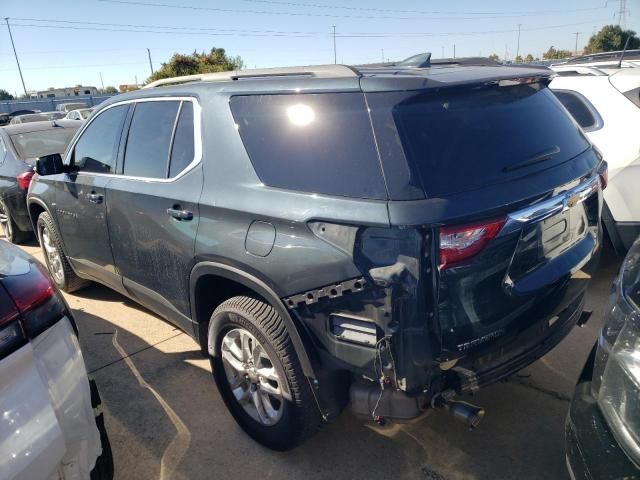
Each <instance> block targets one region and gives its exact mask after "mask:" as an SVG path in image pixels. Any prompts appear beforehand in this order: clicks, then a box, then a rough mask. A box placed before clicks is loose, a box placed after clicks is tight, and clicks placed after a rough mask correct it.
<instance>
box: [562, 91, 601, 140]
mask: <svg viewBox="0 0 640 480" xmlns="http://www.w3.org/2000/svg"><path fill="white" fill-rule="evenodd" d="M551 91H553V92H560V93H566V94H568V95H573V96H575V97H576V98H577V99H578V100H580V101H581V102H582V103H583V104H584V106H585V107H587V110H589V113H591V115H593V118H594V120H595V121H596V123H595V124H594V125H592V126H591V127H586V128H583V127H582V126H580V124H578V126H579V127H580V128H582V131H583V132H585V133H589V132H595V131H596V130H600V129H601V128H602V127H604V120H602V117H601V116H600V113H598V110H596V107H594V106H593V104H592V103H591V102H590V101H589V99H588V98H587V97H585V96H584V95H583V94H581V93H580V92H578V91H577V90H571V89H569V88H553V89H551ZM558 101H559V102H560V103H562V102H561V101H560V99H559V98H558ZM562 106H563V107H564V104H563V105H562ZM564 108H565V109H567V107H564ZM567 112H569V109H567ZM569 115H571V112H569ZM571 118H573V119H574V120H575V118H574V117H573V115H571ZM575 122H576V123H578V121H577V120H575Z"/></svg>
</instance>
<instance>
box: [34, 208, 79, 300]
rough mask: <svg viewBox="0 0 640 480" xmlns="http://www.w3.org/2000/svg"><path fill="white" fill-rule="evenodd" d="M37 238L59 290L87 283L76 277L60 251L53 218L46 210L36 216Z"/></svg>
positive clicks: (60, 247) (72, 289) (71, 290)
mask: <svg viewBox="0 0 640 480" xmlns="http://www.w3.org/2000/svg"><path fill="white" fill-rule="evenodd" d="M37 228H38V239H39V240H40V248H42V253H43V255H44V260H45V262H46V264H47V268H48V270H49V275H50V276H51V279H52V280H53V281H54V283H55V284H56V285H57V286H58V288H59V289H60V290H63V291H65V292H74V291H76V290H79V289H80V288H82V287H84V286H85V285H87V283H88V282H87V281H86V280H84V279H82V278H80V277H78V276H77V275H76V273H75V272H74V271H73V269H72V268H71V264H69V260H67V257H66V256H65V254H64V252H63V251H62V242H61V241H60V235H59V234H58V230H57V229H56V226H55V224H54V223H53V220H52V219H51V217H50V216H49V214H48V213H47V212H42V213H41V214H40V216H39V217H38V223H37Z"/></svg>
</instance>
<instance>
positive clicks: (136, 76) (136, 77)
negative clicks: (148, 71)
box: [134, 75, 138, 87]
mask: <svg viewBox="0 0 640 480" xmlns="http://www.w3.org/2000/svg"><path fill="white" fill-rule="evenodd" d="M134 77H135V79H136V87H137V86H138V75H134Z"/></svg>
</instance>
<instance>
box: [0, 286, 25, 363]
mask: <svg viewBox="0 0 640 480" xmlns="http://www.w3.org/2000/svg"><path fill="white" fill-rule="evenodd" d="M19 319H20V312H19V311H18V309H17V308H16V306H15V304H14V303H13V301H12V300H11V297H9V295H8V294H7V292H6V290H5V289H4V288H3V287H2V285H0V359H2V358H4V357H6V356H7V355H11V354H12V353H13V352H15V351H16V350H17V349H18V348H20V347H21V346H22V345H24V344H25V343H26V342H27V338H26V336H25V334H24V331H23V330H22V326H21V325H20V322H19V321H18V320H19Z"/></svg>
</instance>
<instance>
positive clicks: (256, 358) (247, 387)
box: [221, 328, 284, 426]
mask: <svg viewBox="0 0 640 480" xmlns="http://www.w3.org/2000/svg"><path fill="white" fill-rule="evenodd" d="M221 357H222V362H223V365H224V370H225V374H226V377H227V381H228V383H229V387H230V388H231V391H232V392H233V395H234V397H235V399H236V401H237V402H238V403H239V404H240V405H241V406H242V408H243V409H244V411H245V412H246V413H247V414H248V415H249V416H250V417H251V418H253V419H254V420H255V421H256V422H258V423H260V424H262V425H265V426H273V425H275V424H276V423H278V421H279V420H280V418H281V416H282V409H283V406H284V400H283V396H282V389H281V385H282V380H281V379H280V376H279V375H278V372H277V371H276V368H275V365H274V363H273V362H272V360H271V358H269V355H268V354H267V352H266V350H265V349H264V347H263V346H262V344H260V342H259V341H258V340H257V339H256V338H255V337H254V336H253V335H252V334H251V333H249V332H248V331H247V330H245V329H243V328H234V329H233V330H230V331H229V332H227V333H226V334H225V336H224V337H223V339H222V347H221Z"/></svg>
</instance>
